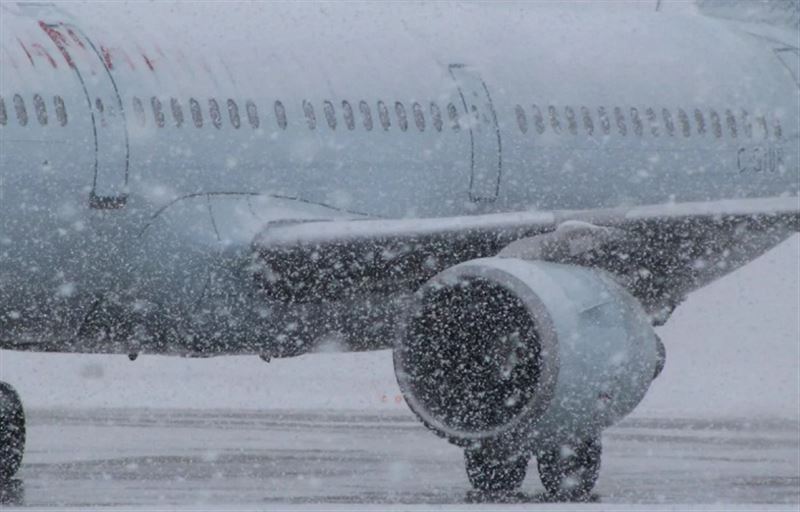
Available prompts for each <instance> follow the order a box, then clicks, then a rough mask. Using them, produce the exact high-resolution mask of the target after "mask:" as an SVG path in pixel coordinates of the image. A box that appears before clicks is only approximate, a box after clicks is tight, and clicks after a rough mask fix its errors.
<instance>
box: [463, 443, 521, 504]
mask: <svg viewBox="0 0 800 512" xmlns="http://www.w3.org/2000/svg"><path fill="white" fill-rule="evenodd" d="M464 460H465V462H466V466H467V477H469V481H470V483H471V484H472V487H473V488H475V490H476V491H480V492H487V493H508V492H513V491H516V490H517V489H519V486H520V485H522V481H523V480H524V479H525V473H526V472H527V470H528V457H527V456H525V455H518V454H509V453H508V451H507V450H503V449H502V448H498V447H494V446H490V445H481V446H478V447H474V448H467V449H466V450H464Z"/></svg>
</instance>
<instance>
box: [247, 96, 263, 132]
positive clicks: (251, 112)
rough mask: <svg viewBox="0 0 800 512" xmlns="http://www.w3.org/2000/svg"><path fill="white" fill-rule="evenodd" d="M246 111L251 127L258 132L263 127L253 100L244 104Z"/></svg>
mask: <svg viewBox="0 0 800 512" xmlns="http://www.w3.org/2000/svg"><path fill="white" fill-rule="evenodd" d="M244 109H245V110H246V111H247V122H249V123H250V127H251V128H252V129H254V130H257V129H258V127H259V126H261V120H260V119H259V118H258V108H257V107H256V104H255V103H253V100H247V101H246V102H245V104H244Z"/></svg>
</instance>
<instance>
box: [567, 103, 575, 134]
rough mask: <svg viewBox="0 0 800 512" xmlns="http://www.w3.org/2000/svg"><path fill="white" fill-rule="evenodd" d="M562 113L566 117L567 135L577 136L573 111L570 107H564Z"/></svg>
mask: <svg viewBox="0 0 800 512" xmlns="http://www.w3.org/2000/svg"><path fill="white" fill-rule="evenodd" d="M564 113H565V114H566V116H567V127H568V128H569V133H571V134H572V135H577V134H578V121H577V120H576V119H575V110H573V109H572V107H566V108H565V109H564Z"/></svg>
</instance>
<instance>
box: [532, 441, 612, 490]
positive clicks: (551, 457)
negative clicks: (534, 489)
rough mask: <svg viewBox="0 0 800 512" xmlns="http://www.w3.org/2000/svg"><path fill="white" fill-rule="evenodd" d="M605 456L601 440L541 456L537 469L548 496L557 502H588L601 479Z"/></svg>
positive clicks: (542, 452)
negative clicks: (602, 458)
mask: <svg viewBox="0 0 800 512" xmlns="http://www.w3.org/2000/svg"><path fill="white" fill-rule="evenodd" d="M601 453H602V444H601V442H600V439H599V438H597V439H589V440H586V441H583V442H581V443H578V444H577V445H575V446H568V447H567V446H563V445H559V446H556V447H553V448H549V449H547V450H544V451H541V452H539V453H538V454H537V457H536V465H537V466H538V469H539V478H540V479H541V480H542V485H544V488H545V490H546V491H547V493H548V495H550V497H552V498H553V499H555V500H557V501H585V500H588V499H589V498H590V496H591V492H592V489H593V488H594V484H595V483H596V482H597V477H598V476H599V475H600V458H601Z"/></svg>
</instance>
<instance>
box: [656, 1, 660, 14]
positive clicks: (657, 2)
mask: <svg viewBox="0 0 800 512" xmlns="http://www.w3.org/2000/svg"><path fill="white" fill-rule="evenodd" d="M660 10H661V0H656V12H658V11H660Z"/></svg>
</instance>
